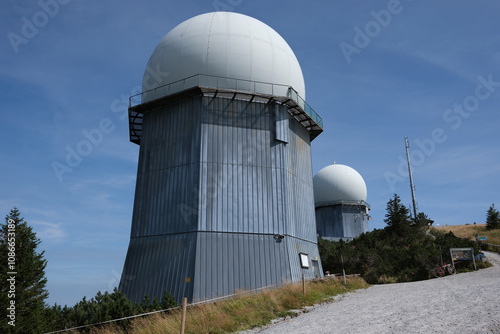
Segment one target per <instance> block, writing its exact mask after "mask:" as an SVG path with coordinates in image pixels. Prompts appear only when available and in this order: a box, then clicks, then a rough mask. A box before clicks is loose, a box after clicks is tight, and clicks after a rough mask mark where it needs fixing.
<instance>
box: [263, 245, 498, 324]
mask: <svg viewBox="0 0 500 334" xmlns="http://www.w3.org/2000/svg"><path fill="white" fill-rule="evenodd" d="M485 255H486V256H487V257H488V260H489V261H490V262H491V263H493V264H494V267H491V268H488V269H482V270H479V271H476V272H470V273H463V274H457V275H453V276H446V277H444V278H436V279H430V280H427V281H419V282H411V283H398V284H385V285H374V286H371V287H370V288H368V289H364V290H357V291H355V292H351V293H348V294H346V295H344V296H343V297H342V298H340V299H338V300H337V301H335V302H333V303H330V304H325V305H322V306H320V307H317V308H315V309H314V310H312V311H311V312H309V313H305V314H303V315H300V316H299V317H297V318H292V319H289V320H286V321H285V322H282V323H279V324H276V325H271V326H269V327H267V328H264V329H262V330H260V331H259V332H260V333H266V334H272V333H287V334H293V333H300V334H306V333H342V334H347V333H366V334H371V333H373V334H375V333H377V334H378V333H500V255H499V254H496V253H491V252H485Z"/></svg>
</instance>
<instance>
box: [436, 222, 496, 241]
mask: <svg viewBox="0 0 500 334" xmlns="http://www.w3.org/2000/svg"><path fill="white" fill-rule="evenodd" d="M437 229H438V230H440V231H444V232H449V231H451V232H453V234H455V235H456V236H457V237H462V238H469V239H472V240H475V239H476V237H475V235H476V233H478V234H479V236H485V237H487V238H488V240H487V241H486V242H487V243H489V244H494V245H500V230H486V224H476V225H450V226H441V227H438V228H437Z"/></svg>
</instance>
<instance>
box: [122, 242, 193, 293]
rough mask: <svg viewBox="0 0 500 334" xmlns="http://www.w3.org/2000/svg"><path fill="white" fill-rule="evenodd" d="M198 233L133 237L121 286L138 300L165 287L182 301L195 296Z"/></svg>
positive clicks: (124, 291) (160, 291)
mask: <svg viewBox="0 0 500 334" xmlns="http://www.w3.org/2000/svg"><path fill="white" fill-rule="evenodd" d="M195 251H196V233H182V234H173V235H162V236H149V237H143V238H131V240H130V245H129V250H128V252H127V257H126V260H125V266H124V269H123V274H122V279H121V281H120V286H119V289H120V291H122V292H123V293H125V295H127V297H128V298H129V299H131V300H133V301H135V302H140V301H141V300H142V299H143V298H144V296H145V295H146V294H149V297H150V298H151V300H152V299H153V298H154V297H158V298H161V296H162V295H163V292H164V291H165V289H167V290H168V291H170V292H171V293H172V294H173V296H174V297H175V298H176V299H177V300H178V301H179V300H182V298H183V297H188V298H189V299H191V298H192V295H193V287H192V283H186V278H188V277H189V278H190V280H191V282H192V281H193V280H194V278H195V277H194V264H195Z"/></svg>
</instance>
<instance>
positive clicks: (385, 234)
mask: <svg viewBox="0 0 500 334" xmlns="http://www.w3.org/2000/svg"><path fill="white" fill-rule="evenodd" d="M386 211H387V213H386V215H385V219H384V222H385V223H386V226H385V228H383V229H375V230H373V231H372V232H368V233H364V234H362V235H360V236H358V237H357V238H354V239H353V240H352V241H350V242H345V241H343V240H340V241H338V242H335V241H328V240H323V239H320V240H318V247H319V252H320V256H321V262H322V266H323V270H325V271H330V272H331V273H341V272H342V269H343V266H344V269H345V270H346V272H348V273H358V274H361V276H362V277H363V278H364V279H365V280H366V281H367V282H368V283H371V284H380V283H395V282H409V281H416V280H424V279H428V278H431V277H432V269H434V268H435V266H436V265H437V264H440V263H441V257H442V258H443V261H444V262H447V263H451V258H450V253H449V249H450V248H458V247H472V248H474V253H475V254H477V253H478V252H479V249H478V245H477V243H476V242H474V241H471V240H466V239H462V238H459V237H456V236H455V235H454V234H453V233H452V232H449V233H445V232H442V231H439V230H437V229H434V228H431V227H430V225H432V222H433V221H432V220H430V219H429V218H428V217H427V215H426V214H425V213H422V212H421V213H419V214H418V215H417V219H414V218H412V217H411V216H410V210H409V209H408V208H407V207H405V206H404V205H403V204H402V203H401V199H400V198H399V196H398V195H397V194H395V195H394V197H393V198H392V199H390V200H389V202H388V203H387V208H386ZM341 256H342V257H343V258H344V263H343V264H342V262H341ZM468 262H469V261H467V262H464V263H459V264H457V267H458V268H457V269H459V270H460V269H462V270H471V269H472V263H468ZM478 265H479V266H480V267H481V266H482V265H483V264H482V263H478Z"/></svg>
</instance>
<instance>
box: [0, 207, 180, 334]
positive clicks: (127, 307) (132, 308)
mask: <svg viewBox="0 0 500 334" xmlns="http://www.w3.org/2000/svg"><path fill="white" fill-rule="evenodd" d="M9 227H10V228H9ZM12 231H15V232H12ZM12 233H15V234H14V235H13V234H12ZM40 243H41V240H40V239H39V238H38V237H37V236H36V233H35V232H34V231H33V228H32V227H31V226H29V225H28V223H27V222H26V221H25V220H24V218H22V217H21V213H20V212H19V210H18V209H17V208H13V209H12V210H11V211H10V213H9V214H8V215H6V217H5V224H2V225H1V227H0V256H1V258H2V260H1V265H0V279H1V281H2V282H9V281H8V279H11V280H12V282H13V284H12V285H11V284H3V283H2V284H1V285H0V289H1V290H0V307H1V309H2V310H4V312H6V314H5V316H4V317H3V318H2V321H1V322H0V333H22V334H30V333H34V334H35V333H36V334H38V333H43V332H49V331H56V330H60V329H65V328H72V327H78V326H83V325H88V324H94V323H99V322H103V321H107V320H112V319H118V318H123V317H128V316H132V315H137V314H142V313H147V312H151V311H156V310H164V309H169V308H172V307H176V306H177V302H176V300H175V299H174V297H173V296H172V295H171V294H170V293H169V292H168V291H165V292H164V294H163V296H162V298H161V299H160V300H158V298H156V297H155V298H154V299H153V300H151V299H150V298H149V296H148V295H146V296H145V297H144V299H143V300H142V301H141V302H140V303H132V302H131V301H130V300H129V299H128V298H127V297H126V296H125V295H124V294H123V293H122V292H120V291H118V289H116V288H115V289H114V290H113V292H111V293H109V292H104V293H102V292H100V291H99V292H98V293H97V294H96V296H95V297H93V298H91V299H86V297H84V298H83V299H82V300H81V301H79V302H78V303H76V304H75V305H74V306H72V307H68V306H67V305H65V306H61V305H58V304H55V305H53V306H49V305H48V304H47V303H46V299H47V297H48V295H49V293H48V291H47V288H46V285H47V278H46V277H45V269H46V267H47V260H46V259H45V258H44V254H45V252H44V251H40V250H39V245H40ZM128 324H129V321H127V320H125V321H120V322H118V323H117V325H118V326H120V327H122V328H123V329H126V327H127V326H128Z"/></svg>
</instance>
